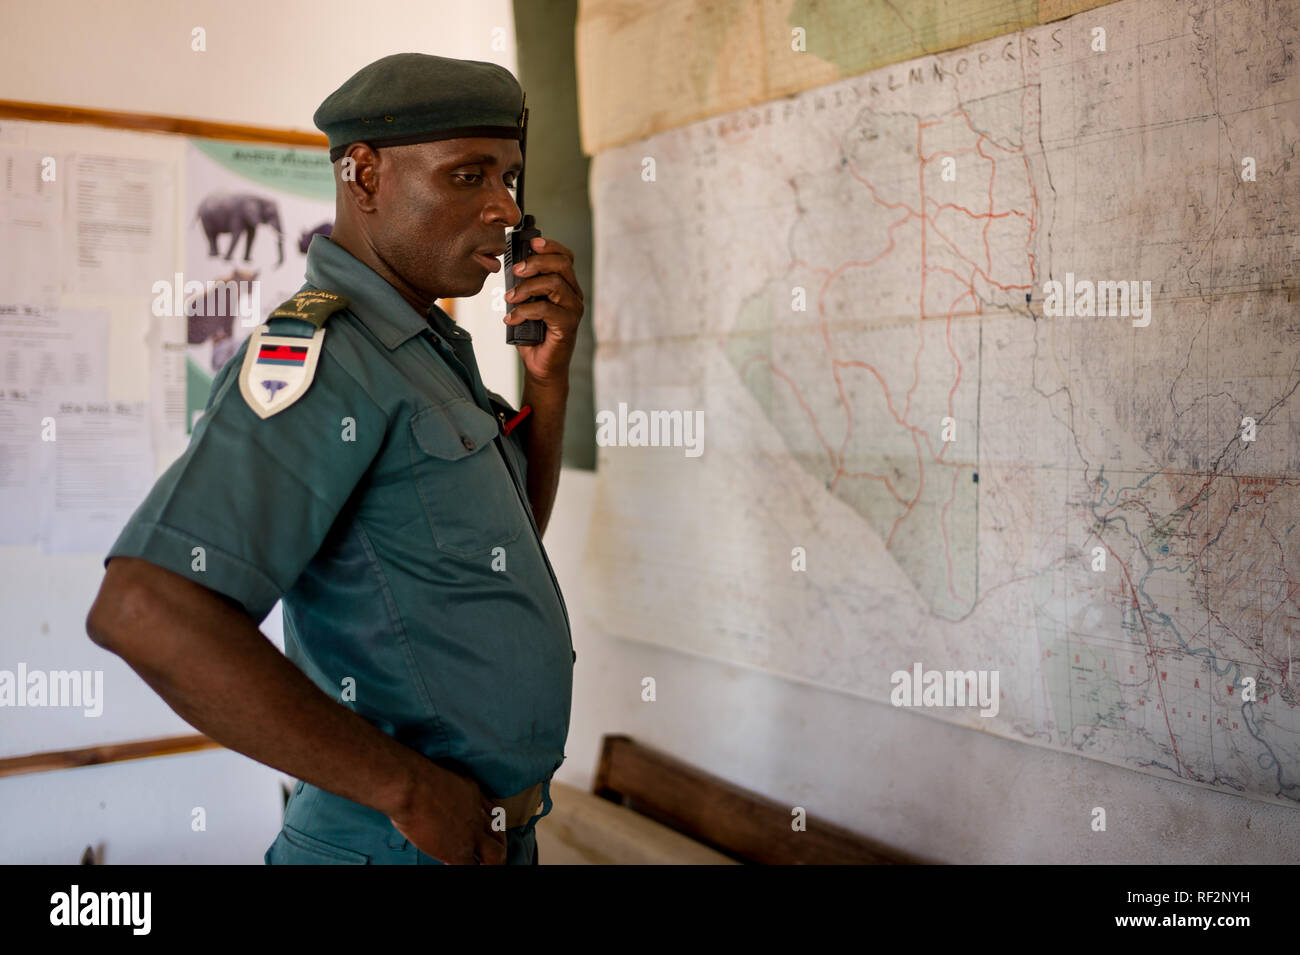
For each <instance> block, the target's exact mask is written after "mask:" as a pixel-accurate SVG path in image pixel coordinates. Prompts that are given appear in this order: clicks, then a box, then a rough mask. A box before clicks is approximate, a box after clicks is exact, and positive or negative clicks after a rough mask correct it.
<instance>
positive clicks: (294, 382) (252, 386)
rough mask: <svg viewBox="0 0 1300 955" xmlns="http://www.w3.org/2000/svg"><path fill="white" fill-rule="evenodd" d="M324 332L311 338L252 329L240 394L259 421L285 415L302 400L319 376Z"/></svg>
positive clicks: (242, 369)
mask: <svg viewBox="0 0 1300 955" xmlns="http://www.w3.org/2000/svg"><path fill="white" fill-rule="evenodd" d="M324 339H325V329H323V328H318V329H316V332H315V333H314V334H313V335H312V336H311V338H303V337H301V336H298V335H272V334H270V333H269V332H268V331H267V326H266V325H262V326H259V327H258V328H255V329H253V334H252V335H250V336H249V339H248V350H247V351H245V352H244V364H243V365H242V366H240V369H239V393H240V394H242V395H243V396H244V400H245V401H246V402H248V407H250V408H252V409H253V411H254V412H255V413H256V414H257V416H258V417H259V418H269V417H271V415H273V414H277V413H279V412H281V411H283V410H284V409H285V408H287V407H289V406H290V405H292V404H293V403H294V402H295V401H297V400H298V399H299V398H301V397H302V396H303V394H304V393H305V392H306V391H307V389H308V388H309V387H311V382H312V379H313V378H314V377H315V376H316V364H317V362H318V361H319V360H320V352H321V342H322V341H324Z"/></svg>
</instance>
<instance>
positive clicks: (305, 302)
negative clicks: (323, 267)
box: [266, 289, 348, 329]
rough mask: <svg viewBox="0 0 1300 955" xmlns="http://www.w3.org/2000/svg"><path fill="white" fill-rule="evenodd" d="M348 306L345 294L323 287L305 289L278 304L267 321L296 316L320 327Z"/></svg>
mask: <svg viewBox="0 0 1300 955" xmlns="http://www.w3.org/2000/svg"><path fill="white" fill-rule="evenodd" d="M347 307H348V300H347V297H346V296H344V295H339V294H337V293H336V292H326V291H323V290H322V289H304V290H303V291H301V292H299V293H298V294H296V295H295V296H294V297H293V298H291V299H289V300H288V301H287V302H285V303H284V304H283V305H280V306H278V307H277V308H276V310H275V311H274V312H272V313H271V314H270V315H268V316H267V317H266V318H267V321H270V320H271V319H273V318H296V319H298V320H299V321H303V322H311V324H313V325H315V326H316V327H317V328H318V329H319V328H324V327H325V321H326V319H328V318H329V317H330V316H331V315H333V314H334V313H335V312H337V311H339V310H340V309H344V308H347Z"/></svg>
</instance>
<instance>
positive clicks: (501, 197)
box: [483, 183, 524, 228]
mask: <svg viewBox="0 0 1300 955" xmlns="http://www.w3.org/2000/svg"><path fill="white" fill-rule="evenodd" d="M483 215H484V218H485V219H486V220H487V221H488V222H504V223H505V224H506V225H507V226H510V227H511V228H514V227H515V226H517V225H519V223H520V222H521V221H522V220H523V217H524V216H523V213H522V212H520V211H519V206H517V205H515V197H514V196H512V195H511V194H510V190H509V189H507V188H506V187H505V184H504V183H502V184H501V185H500V186H498V187H497V189H496V191H495V192H493V194H492V201H491V202H490V203H488V205H487V207H486V208H485V209H484V210H483Z"/></svg>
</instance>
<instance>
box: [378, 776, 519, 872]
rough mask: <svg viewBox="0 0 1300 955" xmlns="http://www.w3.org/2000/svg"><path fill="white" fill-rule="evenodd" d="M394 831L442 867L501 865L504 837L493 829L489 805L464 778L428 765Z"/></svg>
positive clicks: (393, 819)
mask: <svg viewBox="0 0 1300 955" xmlns="http://www.w3.org/2000/svg"><path fill="white" fill-rule="evenodd" d="M388 818H389V820H390V821H391V822H392V823H393V826H394V828H396V829H397V831H398V832H400V833H401V834H402V835H404V836H405V837H406V838H407V839H409V840H411V842H412V843H413V844H414V845H415V847H416V848H417V849H419V850H420V851H421V852H423V853H424V854H425V855H430V856H433V857H434V858H435V859H437V860H438V861H439V862H442V863H445V864H447V865H504V864H505V861H506V834H505V831H504V830H501V831H498V830H495V829H493V828H492V803H491V801H490V800H489V799H488V798H487V797H486V796H485V795H483V791H482V790H481V789H479V786H478V783H476V782H475V781H474V780H472V779H470V778H469V777H468V776H462V775H460V774H459V773H453V772H451V771H450V770H447V769H443V768H442V767H441V766H438V765H437V764H436V763H433V762H431V761H429V760H424V761H423V766H422V767H421V768H419V769H418V770H417V777H416V780H415V785H414V786H413V787H412V789H411V791H410V793H409V796H408V798H407V800H406V802H405V805H404V806H403V808H402V809H401V810H400V811H399V812H397V813H394V814H390V815H389V817H388Z"/></svg>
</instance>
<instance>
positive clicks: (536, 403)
mask: <svg viewBox="0 0 1300 955" xmlns="http://www.w3.org/2000/svg"><path fill="white" fill-rule="evenodd" d="M523 403H524V404H526V405H530V406H531V407H532V409H533V410H532V413H531V414H530V416H529V418H528V421H529V425H528V428H527V431H526V432H525V434H526V439H525V443H524V447H525V453H526V454H527V456H528V503H529V504H531V505H532V508H533V518H534V520H536V521H537V530H538V533H543V534H544V533H545V532H546V525H547V523H548V522H549V521H550V519H551V508H552V507H553V506H554V504H555V491H556V488H558V487H559V484H560V459H561V456H562V453H563V451H564V410H565V407H566V406H567V405H568V403H569V382H568V379H567V378H566V379H564V381H563V382H556V383H546V384H542V383H539V382H536V381H532V380H527V381H525V383H524V396H523Z"/></svg>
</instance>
